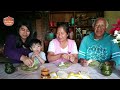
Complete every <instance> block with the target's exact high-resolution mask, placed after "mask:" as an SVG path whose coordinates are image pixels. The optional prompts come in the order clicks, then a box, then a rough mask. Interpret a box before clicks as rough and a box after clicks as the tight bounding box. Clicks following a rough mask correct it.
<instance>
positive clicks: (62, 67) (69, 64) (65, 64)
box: [58, 62, 72, 69]
mask: <svg viewBox="0 0 120 90" xmlns="http://www.w3.org/2000/svg"><path fill="white" fill-rule="evenodd" d="M71 65H72V63H71V62H61V63H59V64H58V67H59V68H61V69H65V68H68V67H70V66H71Z"/></svg>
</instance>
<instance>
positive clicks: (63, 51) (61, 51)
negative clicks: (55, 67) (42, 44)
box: [47, 24, 78, 64]
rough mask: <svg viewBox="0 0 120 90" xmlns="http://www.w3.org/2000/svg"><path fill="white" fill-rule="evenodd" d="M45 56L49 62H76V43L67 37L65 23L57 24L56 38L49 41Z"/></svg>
mask: <svg viewBox="0 0 120 90" xmlns="http://www.w3.org/2000/svg"><path fill="white" fill-rule="evenodd" d="M47 58H48V61H49V62H51V63H55V64H58V63H60V62H71V63H77V62H78V50H77V45H76V43H75V41H74V40H70V39H68V27H67V26H66V25H65V24H62V25H59V26H58V28H57V33H56V38H55V39H53V40H52V41H50V43H49V47H48V55H47Z"/></svg>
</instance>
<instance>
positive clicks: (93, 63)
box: [89, 60, 100, 67]
mask: <svg viewBox="0 0 120 90" xmlns="http://www.w3.org/2000/svg"><path fill="white" fill-rule="evenodd" d="M99 65H100V62H99V61H96V60H94V61H92V62H90V63H89V66H90V67H99Z"/></svg>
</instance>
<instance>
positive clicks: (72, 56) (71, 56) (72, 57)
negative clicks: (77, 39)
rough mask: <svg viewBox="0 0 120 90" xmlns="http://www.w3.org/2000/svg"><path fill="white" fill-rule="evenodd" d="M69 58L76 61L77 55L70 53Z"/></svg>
mask: <svg viewBox="0 0 120 90" xmlns="http://www.w3.org/2000/svg"><path fill="white" fill-rule="evenodd" d="M69 59H70V61H71V62H74V61H75V56H74V55H72V54H70V55H69Z"/></svg>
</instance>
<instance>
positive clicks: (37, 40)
mask: <svg viewBox="0 0 120 90" xmlns="http://www.w3.org/2000/svg"><path fill="white" fill-rule="evenodd" d="M33 44H40V45H42V44H41V41H40V40H39V39H32V40H31V41H30V43H29V45H30V47H32V45H33Z"/></svg>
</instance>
